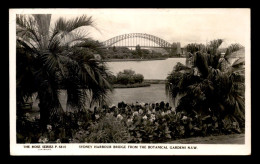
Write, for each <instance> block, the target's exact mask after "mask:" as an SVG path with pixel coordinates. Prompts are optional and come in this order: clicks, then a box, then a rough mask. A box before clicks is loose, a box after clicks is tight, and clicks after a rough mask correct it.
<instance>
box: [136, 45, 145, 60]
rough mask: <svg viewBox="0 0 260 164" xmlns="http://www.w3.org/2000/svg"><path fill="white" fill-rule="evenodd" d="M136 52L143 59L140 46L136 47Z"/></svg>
mask: <svg viewBox="0 0 260 164" xmlns="http://www.w3.org/2000/svg"><path fill="white" fill-rule="evenodd" d="M135 51H136V53H137V55H138V56H139V57H142V55H143V53H142V50H141V47H140V45H139V44H138V45H137V46H136V47H135Z"/></svg>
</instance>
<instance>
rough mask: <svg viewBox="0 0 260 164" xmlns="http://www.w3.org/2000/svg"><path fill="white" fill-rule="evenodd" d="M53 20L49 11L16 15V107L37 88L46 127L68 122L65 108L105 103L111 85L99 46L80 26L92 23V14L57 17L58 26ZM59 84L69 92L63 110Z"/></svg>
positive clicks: (35, 91)
mask: <svg viewBox="0 0 260 164" xmlns="http://www.w3.org/2000/svg"><path fill="white" fill-rule="evenodd" d="M50 22H51V15H50V14H46V15H44V14H34V15H17V17H16V24H17V28H16V36H17V37H16V38H17V40H16V43H17V44H16V45H17V47H16V50H17V54H16V57H17V75H16V76H17V83H16V87H17V108H18V110H21V108H22V107H21V106H23V104H25V103H26V102H27V99H28V98H29V97H31V96H32V95H33V94H35V93H37V98H38V99H39V101H40V103H39V108H40V115H41V117H40V122H41V128H42V130H45V127H46V125H47V124H54V123H55V122H56V123H59V124H61V123H64V122H65V121H64V119H63V115H64V111H65V110H70V109H73V110H85V109H86V108H87V107H86V102H88V104H90V105H93V104H95V103H100V104H102V103H103V102H104V101H105V100H106V99H105V97H106V95H107V94H108V92H109V90H112V89H111V85H110V84H109V82H108V81H107V80H106V79H107V76H108V71H107V68H106V66H105V64H104V63H101V62H100V61H97V60H95V57H94V53H95V52H97V51H99V50H100V49H101V45H99V44H98V43H96V42H94V41H93V40H92V39H90V38H88V37H87V36H86V35H85V33H84V31H82V27H87V26H90V27H91V26H92V25H93V21H92V18H91V17H87V16H85V15H83V16H80V17H76V18H73V19H70V20H66V19H64V18H59V19H58V20H57V21H56V22H54V26H51V23H50ZM60 89H65V90H66V92H67V95H68V99H67V104H68V105H67V107H68V109H62V106H61V103H60V101H59V94H60V91H59V90H60Z"/></svg>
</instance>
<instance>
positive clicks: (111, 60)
mask: <svg viewBox="0 0 260 164" xmlns="http://www.w3.org/2000/svg"><path fill="white" fill-rule="evenodd" d="M168 58H186V57H167V58H154V59H105V60H102V61H103V62H123V61H152V60H166V59H168Z"/></svg>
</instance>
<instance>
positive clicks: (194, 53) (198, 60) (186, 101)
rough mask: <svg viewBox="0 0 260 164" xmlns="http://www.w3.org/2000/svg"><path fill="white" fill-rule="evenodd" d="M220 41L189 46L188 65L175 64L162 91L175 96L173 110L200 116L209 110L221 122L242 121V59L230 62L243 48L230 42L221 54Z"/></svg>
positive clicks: (241, 124)
mask: <svg viewBox="0 0 260 164" xmlns="http://www.w3.org/2000/svg"><path fill="white" fill-rule="evenodd" d="M222 42H223V40H221V39H218V40H213V41H211V42H210V44H209V45H207V46H204V45H199V46H198V45H195V44H192V45H189V46H187V47H189V48H188V51H190V54H191V58H188V59H187V60H190V61H189V62H187V63H189V64H188V65H183V64H181V63H178V64H177V65H176V66H175V68H174V70H173V71H172V73H171V74H169V76H168V77H167V82H166V92H167V95H168V96H169V97H171V98H172V99H173V100H174V99H178V97H181V98H180V99H179V101H178V105H177V107H176V110H177V111H185V112H187V113H189V114H192V113H194V112H197V113H200V114H202V115H207V114H209V113H211V114H212V113H213V114H214V115H216V116H218V117H219V118H220V119H221V120H224V121H225V122H229V123H233V122H237V123H239V125H240V126H244V121H245V97H244V91H245V86H244V83H245V77H244V71H245V70H244V64H245V61H244V58H238V59H236V60H235V62H233V63H232V62H231V57H234V56H232V55H233V54H234V53H233V52H235V51H238V50H240V49H241V48H243V47H242V46H241V45H239V44H232V45H231V46H229V47H228V48H227V50H226V53H225V54H224V56H223V57H221V53H220V52H219V51H218V48H219V46H220V45H221V43H222ZM198 47H199V48H198Z"/></svg>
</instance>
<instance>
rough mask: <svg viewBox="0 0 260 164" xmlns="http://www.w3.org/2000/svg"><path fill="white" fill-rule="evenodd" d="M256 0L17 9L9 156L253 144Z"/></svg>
mask: <svg viewBox="0 0 260 164" xmlns="http://www.w3.org/2000/svg"><path fill="white" fill-rule="evenodd" d="M250 23H251V22H250V9H247V8H244V9H241V8H239V9H238V8H225V9H222V8H210V9H207V8H203V9H200V8H182V9H177V8H145V9H144V8H143V9H142V8H140V9H139V8H138V9H137V8H119V9H114V8H106V9H104V8H103V9H101V8H96V9H93V8H89V9H88V8H79V9H9V66H10V67H9V75H10V79H9V80H10V154H11V155H250V153H251V84H250V83H251V81H250V79H251V77H250V73H251V70H250V59H251V39H250V29H251V27H250Z"/></svg>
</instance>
